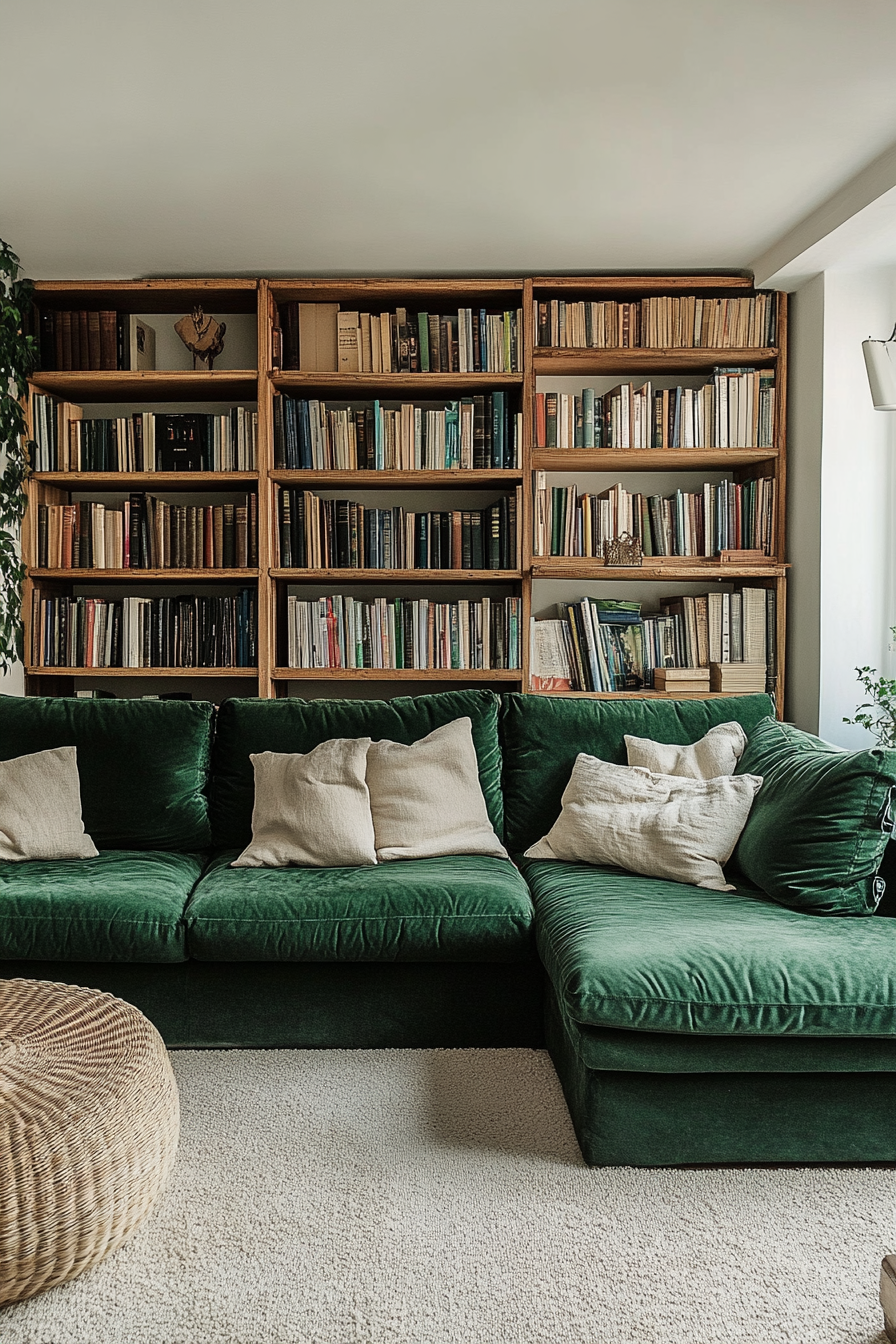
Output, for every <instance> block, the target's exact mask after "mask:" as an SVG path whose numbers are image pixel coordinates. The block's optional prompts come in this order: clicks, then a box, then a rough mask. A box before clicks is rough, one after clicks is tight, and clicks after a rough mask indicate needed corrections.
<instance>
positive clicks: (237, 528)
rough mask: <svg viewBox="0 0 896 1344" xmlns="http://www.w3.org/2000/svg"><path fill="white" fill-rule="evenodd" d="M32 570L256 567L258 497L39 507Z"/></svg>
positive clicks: (135, 498)
mask: <svg viewBox="0 0 896 1344" xmlns="http://www.w3.org/2000/svg"><path fill="white" fill-rule="evenodd" d="M37 564H38V568H39V569H234V568H236V569H247V568H255V566H256V565H257V564H258V497H257V496H256V495H255V494H251V495H247V496H246V497H245V501H244V502H243V503H242V504H214V505H213V504H206V505H190V504H169V503H167V502H166V501H165V500H162V499H156V498H155V497H154V496H153V495H145V494H133V495H131V497H130V499H126V500H125V501H124V502H123V504H122V506H121V508H120V509H117V508H110V507H109V506H108V505H106V504H102V503H96V502H93V501H87V502H84V503H79V504H39V505H38V509H37Z"/></svg>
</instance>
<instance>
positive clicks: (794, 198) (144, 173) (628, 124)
mask: <svg viewBox="0 0 896 1344" xmlns="http://www.w3.org/2000/svg"><path fill="white" fill-rule="evenodd" d="M0 52H2V71H0V173H2V175H0V237H3V238H5V239H7V240H8V241H9V242H10V243H11V244H12V245H13V247H14V248H15V249H16V250H17V251H18V252H19V253H20V255H21V257H22V260H23V262H24V265H25V269H26V271H27V272H28V273H29V274H32V275H34V276H37V277H44V278H52V277H56V278H91V277H93V278H102V277H110V278H114V277H128V276H140V275H191V274H222V275H223V274H230V273H248V274H263V275H264V274H289V273H315V272H317V273H328V272H329V273H339V272H341V273H347V274H352V273H354V274H375V273H380V274H388V273H400V272H411V273H413V272H419V271H430V272H435V273H451V272H457V273H463V272H476V271H505V272H509V273H513V272H517V271H521V272H527V271H539V270H547V271H556V270H591V269H614V268H620V269H638V268H644V269H663V268H674V269H687V268H698V267H748V266H750V264H751V263H752V261H753V260H754V259H755V258H756V257H758V256H759V255H760V254H761V253H762V252H764V251H766V250H767V249H768V248H769V247H770V246H771V245H772V244H773V243H775V241H776V240H777V239H778V238H779V237H780V236H781V235H782V234H784V233H785V232H786V231H787V230H788V229H790V228H791V227H793V226H794V225H795V224H796V223H797V222H798V221H799V220H800V219H801V218H802V217H803V216H804V215H806V214H807V212H809V211H810V210H812V209H813V208H815V207H816V206H817V205H818V204H819V202H821V201H822V200H824V199H825V198H826V197H827V196H828V195H829V194H830V193H831V192H833V191H834V190H836V189H837V188H838V187H840V186H841V184H842V183H843V182H844V181H845V180H846V179H848V178H849V177H851V176H852V175H853V174H854V173H855V172H857V171H858V170H859V169H861V168H862V167H863V166H864V165H865V164H867V163H868V162H869V161H870V160H871V159H873V158H874V157H875V156H877V155H878V154H880V153H881V152H882V151H883V150H884V149H885V148H887V147H888V146H889V145H890V144H892V143H893V142H894V141H896V78H894V70H896V60H894V57H896V4H894V3H892V0H848V2H847V0H743V3H740V4H736V3H733V2H732V0H542V3H534V0H451V3H438V2H437V0H415V2H412V0H326V3H324V2H323V0H317V3H310V2H309V0H253V3H239V0H143V3H134V2H133V0H131V2H130V3H122V0H78V2H77V3H66V2H65V0H2V4H0Z"/></svg>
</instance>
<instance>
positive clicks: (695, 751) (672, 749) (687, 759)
mask: <svg viewBox="0 0 896 1344" xmlns="http://www.w3.org/2000/svg"><path fill="white" fill-rule="evenodd" d="M746 745H747V735H746V733H745V732H744V730H743V728H741V726H740V724H739V723H719V724H717V725H716V727H715V728H710V730H709V732H708V733H706V734H705V735H704V736H703V737H701V739H700V741H699V742H694V743H693V745H692V746H676V745H675V744H674V743H667V742H653V741H651V739H650V738H649V737H632V736H631V734H629V733H626V735H625V749H626V752H627V753H628V763H629V765H640V766H643V768H644V769H645V770H652V771H653V772H654V774H657V775H679V776H681V778H682V779H715V778H716V777H717V776H718V775H733V774H734V772H735V770H736V769H737V763H738V761H739V760H740V758H741V756H743V754H744V747H745V746H746Z"/></svg>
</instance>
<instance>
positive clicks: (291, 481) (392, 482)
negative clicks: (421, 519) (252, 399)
mask: <svg viewBox="0 0 896 1344" xmlns="http://www.w3.org/2000/svg"><path fill="white" fill-rule="evenodd" d="M522 479H523V472H522V471H521V470H518V469H513V470H498V469H495V470H492V469H489V470H488V471H462V470H461V469H460V468H459V467H457V468H454V469H453V470H446V471H286V470H285V469H282V468H276V469H275V470H274V471H272V472H271V480H272V481H277V482H278V483H279V484H280V485H306V486H312V485H326V486H336V485H350V486H351V487H352V489H354V490H384V489H388V490H422V489H425V488H426V487H427V486H450V487H451V488H452V489H455V490H456V489H464V490H481V489H482V488H483V487H486V486H490V485H498V486H508V485H517V484H519V482H520V481H521V480H522Z"/></svg>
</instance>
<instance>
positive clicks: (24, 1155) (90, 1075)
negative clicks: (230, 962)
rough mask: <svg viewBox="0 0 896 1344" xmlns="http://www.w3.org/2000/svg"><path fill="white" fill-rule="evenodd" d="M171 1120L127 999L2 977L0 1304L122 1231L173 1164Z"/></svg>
mask: <svg viewBox="0 0 896 1344" xmlns="http://www.w3.org/2000/svg"><path fill="white" fill-rule="evenodd" d="M179 1119H180V1113H179V1108H178V1099H177V1086H176V1084H175V1081H174V1074H173V1073H172V1071H171V1064H170V1063H169V1060H168V1055H167V1053H166V1051H165V1046H164V1044H163V1042H162V1038H161V1037H160V1036H159V1033H158V1032H157V1031H156V1029H155V1027H154V1026H153V1025H152V1023H151V1022H148V1021H147V1020H146V1018H145V1017H144V1016H143V1014H142V1013H140V1012H139V1011H138V1010H137V1009H136V1008H134V1007H133V1006H132V1005H131V1004H129V1003H123V1002H122V1000H121V999H115V998H113V997H112V995H111V994H102V993H100V991H99V990H95V989H78V988H76V987H74V986H73V985H54V984H49V983H46V982H42V981H38V980H0V1303H3V1302H18V1301H20V1300H21V1299H22V1298H25V1297H31V1296H32V1295H33V1294H34V1293H39V1292H41V1291H42V1290H43V1289H45V1288H52V1287H53V1286H54V1285H55V1284H57V1283H63V1282H64V1281H65V1280H66V1279H71V1278H73V1277H74V1276H75V1275H76V1274H80V1273H81V1272H82V1271H83V1270H85V1269H89V1268H90V1266H91V1265H95V1264H97V1263H98V1261H100V1260H102V1259H103V1257H104V1256H106V1255H108V1254H109V1253H110V1252H111V1251H114V1250H116V1249H117V1247H119V1246H120V1245H121V1243H122V1242H123V1241H124V1240H125V1238H126V1237H128V1236H130V1234H131V1233H132V1232H133V1231H134V1229H135V1228H136V1227H137V1225H138V1224H139V1223H140V1222H141V1221H142V1219H143V1218H144V1217H145V1216H146V1214H147V1213H148V1212H149V1210H150V1208H151V1207H152V1204H153V1202H154V1200H155V1198H156V1196H157V1194H158V1193H159V1190H160V1189H161V1187H162V1185H163V1183H164V1181H165V1178H166V1177H167V1175H168V1173H169V1171H170V1170H171V1166H172V1163H173V1161H174V1154H175V1152H176V1150H177V1139H178V1132H179ZM0 1333H2V1332H0Z"/></svg>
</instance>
